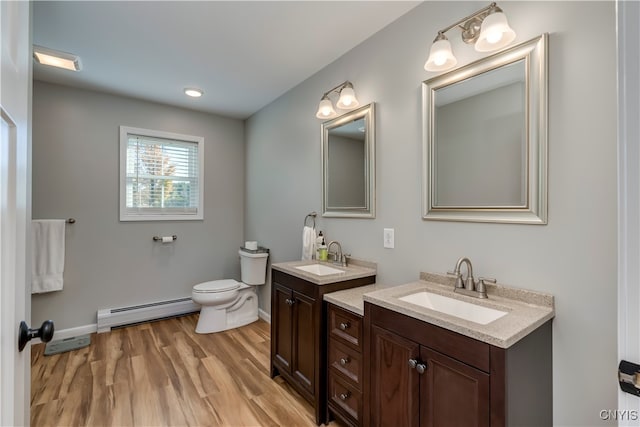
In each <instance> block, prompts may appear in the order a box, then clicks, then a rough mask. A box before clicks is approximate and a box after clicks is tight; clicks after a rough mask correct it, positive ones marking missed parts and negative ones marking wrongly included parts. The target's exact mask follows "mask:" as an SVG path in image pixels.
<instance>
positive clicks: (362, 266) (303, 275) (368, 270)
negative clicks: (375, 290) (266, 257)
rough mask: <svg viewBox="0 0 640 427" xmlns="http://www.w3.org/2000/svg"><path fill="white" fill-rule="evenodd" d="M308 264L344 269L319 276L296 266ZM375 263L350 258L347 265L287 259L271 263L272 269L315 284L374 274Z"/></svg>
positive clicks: (325, 283)
mask: <svg viewBox="0 0 640 427" xmlns="http://www.w3.org/2000/svg"><path fill="white" fill-rule="evenodd" d="M310 264H325V265H327V266H328V267H331V268H336V269H338V270H342V271H344V273H335V274H327V275H324V276H319V275H317V274H313V273H308V272H306V271H303V270H299V269H297V268H296V267H299V266H303V265H310ZM376 267H377V266H376V263H373V262H368V261H363V260H359V259H354V258H351V259H350V262H349V265H348V266H347V267H341V266H339V265H333V264H332V263H331V262H326V261H289V262H279V263H276V264H272V265H271V268H272V269H273V270H278V271H282V272H284V273H287V274H290V275H292V276H295V277H299V278H300V279H304V280H308V281H309V282H311V283H315V284H316V285H327V284H329V283H336V282H343V281H345V280H351V279H358V278H360V277H368V276H375V275H376Z"/></svg>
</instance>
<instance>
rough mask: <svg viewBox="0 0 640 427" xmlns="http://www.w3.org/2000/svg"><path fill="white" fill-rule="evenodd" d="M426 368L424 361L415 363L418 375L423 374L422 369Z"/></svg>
mask: <svg viewBox="0 0 640 427" xmlns="http://www.w3.org/2000/svg"><path fill="white" fill-rule="evenodd" d="M426 370H427V365H425V364H424V363H418V364H417V365H416V371H418V373H419V374H420V375H422V374H424V371H426Z"/></svg>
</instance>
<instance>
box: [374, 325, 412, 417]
mask: <svg viewBox="0 0 640 427" xmlns="http://www.w3.org/2000/svg"><path fill="white" fill-rule="evenodd" d="M419 349H420V348H419V346H418V344H416V343H415V342H413V341H410V340H408V339H406V338H403V337H401V336H399V335H396V334H394V333H392V332H389V331H387V330H385V329H382V328H379V327H377V326H375V325H372V326H371V355H370V357H371V364H370V366H371V368H370V369H371V373H370V376H371V377H370V378H371V379H370V382H371V393H370V399H371V400H370V414H371V425H373V426H393V427H397V426H403V427H404V426H406V427H417V426H419V423H420V418H419V417H420V409H419V408H420V398H419V393H420V390H419V385H420V380H419V374H418V373H417V371H416V370H415V369H412V368H410V367H409V360H410V359H414V360H415V359H418V357H419V356H420V350H419Z"/></svg>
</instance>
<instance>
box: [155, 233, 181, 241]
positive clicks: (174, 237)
mask: <svg viewBox="0 0 640 427" xmlns="http://www.w3.org/2000/svg"><path fill="white" fill-rule="evenodd" d="M171 237H173V240H174V241H175V240H178V236H176V235H175V234H174V235H173V236H171ZM153 241H154V242H162V236H153Z"/></svg>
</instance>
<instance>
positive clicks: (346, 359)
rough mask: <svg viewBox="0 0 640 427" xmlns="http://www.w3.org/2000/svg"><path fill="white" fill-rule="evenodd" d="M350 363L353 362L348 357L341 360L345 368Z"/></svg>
mask: <svg viewBox="0 0 640 427" xmlns="http://www.w3.org/2000/svg"><path fill="white" fill-rule="evenodd" d="M349 362H351V359H349V358H348V357H343V358H341V359H340V364H341V365H342V366H345V365H346V364H347V363H349Z"/></svg>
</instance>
